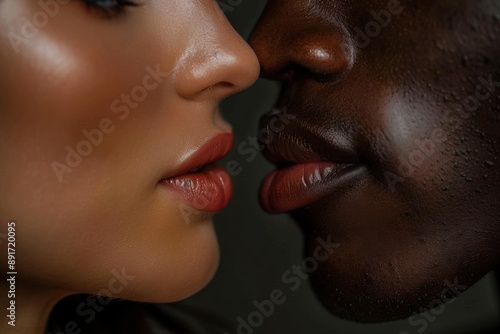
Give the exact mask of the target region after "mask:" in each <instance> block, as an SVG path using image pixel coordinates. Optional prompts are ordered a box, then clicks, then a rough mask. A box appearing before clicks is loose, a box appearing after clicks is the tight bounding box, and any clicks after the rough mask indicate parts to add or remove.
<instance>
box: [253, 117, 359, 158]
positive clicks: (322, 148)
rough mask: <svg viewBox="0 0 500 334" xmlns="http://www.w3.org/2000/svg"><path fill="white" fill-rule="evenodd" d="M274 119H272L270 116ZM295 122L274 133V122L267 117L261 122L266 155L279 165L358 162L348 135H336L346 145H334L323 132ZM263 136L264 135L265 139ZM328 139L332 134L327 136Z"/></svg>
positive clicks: (336, 143)
mask: <svg viewBox="0 0 500 334" xmlns="http://www.w3.org/2000/svg"><path fill="white" fill-rule="evenodd" d="M271 117H272V116H271ZM297 121H298V119H294V121H293V122H290V123H289V124H287V125H286V127H285V128H284V129H283V130H281V131H273V130H272V125H273V122H272V119H271V118H268V117H265V118H264V119H263V121H262V122H261V131H263V132H264V133H265V135H266V136H265V138H268V140H265V141H263V144H264V155H265V156H266V158H268V159H269V160H270V161H271V162H273V163H276V164H283V163H284V164H290V163H291V164H297V163H305V162H332V163H338V164H355V163H359V157H358V155H357V154H356V152H355V150H354V148H353V145H352V144H351V141H349V140H346V138H347V137H346V136H342V135H340V134H337V135H336V136H333V137H335V138H337V139H339V138H342V139H344V140H343V143H340V141H339V140H337V142H332V141H331V140H328V139H326V138H325V137H324V134H322V133H321V130H318V131H314V129H309V128H306V127H304V126H301V125H299V124H297ZM263 137H264V136H263ZM328 137H329V138H331V137H332V134H329V135H328Z"/></svg>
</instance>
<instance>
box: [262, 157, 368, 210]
mask: <svg viewBox="0 0 500 334" xmlns="http://www.w3.org/2000/svg"><path fill="white" fill-rule="evenodd" d="M359 167H360V165H352V164H335V163H330V162H311V163H302V164H297V165H293V166H291V167H287V168H284V169H279V170H276V171H274V172H272V173H271V174H269V175H268V176H267V177H266V179H265V180H264V183H263V184H262V187H261V189H260V201H261V204H262V206H263V208H264V210H266V211H268V212H270V213H282V212H287V211H292V210H295V209H299V208H302V207H304V206H307V205H309V204H312V203H314V202H317V201H319V200H321V199H323V198H324V197H325V196H327V195H330V194H331V193H332V192H334V191H335V189H337V188H338V187H339V186H340V185H341V184H344V183H345V181H347V180H348V179H350V178H351V177H352V176H353V175H352V174H353V172H355V171H356V170H359Z"/></svg>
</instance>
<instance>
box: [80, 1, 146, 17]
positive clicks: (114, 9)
mask: <svg viewBox="0 0 500 334" xmlns="http://www.w3.org/2000/svg"><path fill="white" fill-rule="evenodd" d="M84 2H85V4H86V5H87V6H88V7H90V8H95V9H98V10H101V11H103V12H104V13H105V14H108V15H115V14H123V13H124V12H125V10H126V8H127V7H137V6H140V4H139V3H137V2H136V1H135V0H84Z"/></svg>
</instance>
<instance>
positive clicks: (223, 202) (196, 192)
mask: <svg viewBox="0 0 500 334" xmlns="http://www.w3.org/2000/svg"><path fill="white" fill-rule="evenodd" d="M161 184H162V185H163V186H165V187H166V188H168V189H170V190H173V191H175V192H176V193H177V194H179V195H180V196H181V198H182V200H183V201H185V202H186V204H187V205H188V206H190V207H192V208H194V209H196V210H200V211H207V212H217V211H220V210H222V209H224V208H225V207H226V206H227V205H228V203H229V200H230V199H231V195H232V192H233V186H232V180H231V177H230V176H229V174H228V173H227V172H226V170H225V169H224V168H223V167H221V166H215V165H211V166H207V167H206V168H204V169H203V170H202V171H200V172H197V173H187V174H183V175H180V176H176V177H173V178H169V179H166V180H162V181H161Z"/></svg>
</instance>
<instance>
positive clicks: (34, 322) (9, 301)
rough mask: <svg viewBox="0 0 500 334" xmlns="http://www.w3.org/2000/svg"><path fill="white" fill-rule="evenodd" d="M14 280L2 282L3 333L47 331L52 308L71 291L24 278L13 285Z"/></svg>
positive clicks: (31, 333) (0, 290) (0, 323)
mask: <svg viewBox="0 0 500 334" xmlns="http://www.w3.org/2000/svg"><path fill="white" fill-rule="evenodd" d="M9 277H10V276H7V278H6V279H9ZM4 283H7V284H4ZM11 283H12V281H7V282H5V281H4V282H2V284H1V285H0V296H1V298H0V300H2V302H1V305H2V308H1V310H2V311H1V321H0V332H1V333H4V334H21V333H22V334H42V333H43V334H45V333H46V332H45V331H46V327H47V323H48V320H49V316H50V313H51V311H52V309H53V308H54V306H55V305H56V303H57V302H58V301H59V300H61V299H62V298H64V297H66V296H68V295H70V294H71V293H69V292H67V291H61V290H55V289H52V290H51V289H48V288H47V287H40V286H35V285H32V284H28V283H26V282H22V281H16V282H15V283H14V284H13V285H12V284H11ZM13 288H14V290H13ZM13 291H14V292H13ZM53 334H55V333H53Z"/></svg>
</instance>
